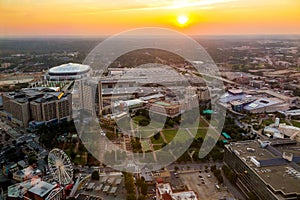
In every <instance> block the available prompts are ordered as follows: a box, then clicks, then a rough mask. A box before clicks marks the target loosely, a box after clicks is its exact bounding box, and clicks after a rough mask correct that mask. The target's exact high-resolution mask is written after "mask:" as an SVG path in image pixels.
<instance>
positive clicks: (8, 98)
mask: <svg viewBox="0 0 300 200" xmlns="http://www.w3.org/2000/svg"><path fill="white" fill-rule="evenodd" d="M59 95H60V92H55V91H51V90H49V89H47V88H25V89H22V90H20V91H18V92H8V93H4V94H3V96H2V98H3V110H4V112H5V115H6V117H7V118H8V119H9V120H11V121H12V122H14V123H16V124H18V125H20V126H22V127H28V125H29V124H32V125H34V124H36V123H50V122H54V121H55V122H59V121H61V120H70V119H71V113H72V104H71V100H72V99H71V98H72V97H71V94H64V95H63V96H62V97H61V98H58V97H59Z"/></svg>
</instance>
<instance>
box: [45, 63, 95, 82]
mask: <svg viewBox="0 0 300 200" xmlns="http://www.w3.org/2000/svg"><path fill="white" fill-rule="evenodd" d="M90 71H91V68H90V66H89V65H82V64H77V63H67V64H63V65H59V66H56V67H52V68H51V69H49V71H48V72H47V74H46V79H47V80H52V81H62V80H75V79H80V78H83V77H86V76H87V75H88V74H89V73H90Z"/></svg>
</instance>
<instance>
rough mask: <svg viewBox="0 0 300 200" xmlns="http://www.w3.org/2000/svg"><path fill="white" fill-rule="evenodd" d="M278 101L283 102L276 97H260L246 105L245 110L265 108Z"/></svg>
mask: <svg viewBox="0 0 300 200" xmlns="http://www.w3.org/2000/svg"><path fill="white" fill-rule="evenodd" d="M278 103H282V101H281V100H279V99H275V98H260V99H257V100H256V101H253V102H252V103H250V104H248V105H246V106H245V107H244V109H245V110H254V109H258V108H264V107H267V106H272V105H276V104H278Z"/></svg>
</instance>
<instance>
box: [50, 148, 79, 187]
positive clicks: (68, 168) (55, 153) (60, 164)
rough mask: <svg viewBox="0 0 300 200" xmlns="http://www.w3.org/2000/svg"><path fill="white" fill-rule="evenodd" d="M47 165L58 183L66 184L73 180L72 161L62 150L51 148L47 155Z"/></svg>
mask: <svg viewBox="0 0 300 200" xmlns="http://www.w3.org/2000/svg"><path fill="white" fill-rule="evenodd" d="M48 167H49V170H50V172H51V173H52V175H53V178H54V179H55V180H57V181H58V182H59V184H61V185H67V184H69V183H71V182H72V181H73V180H72V179H73V167H72V163H71V161H70V159H69V157H68V156H67V154H66V153H65V152H64V151H62V150H60V149H57V148H55V149H52V150H51V151H50V152H49V155H48Z"/></svg>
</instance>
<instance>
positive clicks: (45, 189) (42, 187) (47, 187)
mask: <svg viewBox="0 0 300 200" xmlns="http://www.w3.org/2000/svg"><path fill="white" fill-rule="evenodd" d="M55 187H56V186H55V185H52V184H50V183H47V182H45V181H41V182H39V183H38V184H37V185H35V186H34V187H32V188H31V189H29V191H30V192H32V193H33V194H36V195H38V196H40V197H44V196H45V195H46V194H48V193H49V192H50V191H51V190H53V189H54V188H55Z"/></svg>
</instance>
